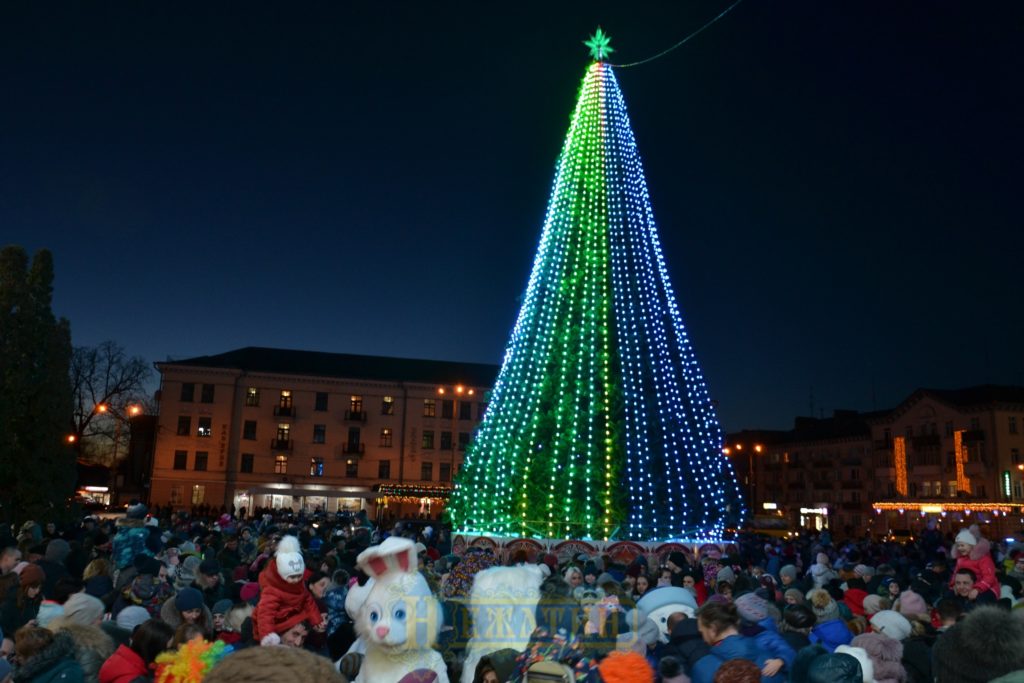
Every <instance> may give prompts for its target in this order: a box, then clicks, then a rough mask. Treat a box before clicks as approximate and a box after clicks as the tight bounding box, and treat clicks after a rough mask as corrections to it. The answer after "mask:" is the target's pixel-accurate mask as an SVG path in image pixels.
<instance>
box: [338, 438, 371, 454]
mask: <svg viewBox="0 0 1024 683" xmlns="http://www.w3.org/2000/svg"><path fill="white" fill-rule="evenodd" d="M364 453H366V444H365V443H359V442H356V443H350V442H348V441H346V442H345V443H343V444H341V445H340V446H338V455H342V456H348V455H363V454H364Z"/></svg>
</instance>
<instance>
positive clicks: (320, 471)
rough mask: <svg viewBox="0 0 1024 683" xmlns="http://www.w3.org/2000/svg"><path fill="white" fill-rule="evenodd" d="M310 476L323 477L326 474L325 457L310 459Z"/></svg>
mask: <svg viewBox="0 0 1024 683" xmlns="http://www.w3.org/2000/svg"><path fill="white" fill-rule="evenodd" d="M309 476H311V477H322V476H324V459H323V458H311V459H310V461H309Z"/></svg>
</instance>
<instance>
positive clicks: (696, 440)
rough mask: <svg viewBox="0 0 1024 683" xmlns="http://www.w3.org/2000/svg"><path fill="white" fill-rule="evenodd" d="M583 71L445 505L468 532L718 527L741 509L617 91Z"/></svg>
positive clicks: (688, 533) (705, 532)
mask: <svg viewBox="0 0 1024 683" xmlns="http://www.w3.org/2000/svg"><path fill="white" fill-rule="evenodd" d="M592 42H593V43H594V45H591V47H592V49H593V50H594V51H595V52H594V54H595V58H597V60H598V61H596V62H595V63H593V64H592V65H591V66H590V68H589V69H588V70H587V73H586V75H585V77H584V79H583V84H582V88H581V90H580V96H579V99H578V100H577V103H576V108H575V111H574V113H573V117H572V122H571V124H570V126H569V131H568V133H567V135H566V139H565V143H564V146H563V149H562V153H561V155H560V157H559V161H558V168H557V171H556V174H555V180H554V183H553V187H552V192H551V196H550V199H549V201H548V209H547V214H546V217H545V220H544V226H543V230H542V233H541V238H540V243H539V246H538V249H537V254H536V257H535V260H534V264H533V269H532V271H531V274H530V279H529V282H528V285H527V290H526V295H525V297H524V300H523V305H522V308H521V309H520V311H519V316H518V318H517V320H516V324H515V327H514V328H513V331H512V334H511V336H510V339H509V343H508V346H507V348H506V351H505V357H504V361H503V363H502V368H501V372H500V373H499V375H498V379H497V381H496V383H495V387H494V389H493V391H492V396H491V401H490V403H489V405H488V409H487V412H486V414H485V415H484V419H483V421H482V423H481V425H480V428H479V430H478V432H477V435H476V437H475V438H474V441H473V443H472V445H471V446H470V448H469V450H468V451H467V454H466V458H465V462H464V465H463V468H462V470H461V472H460V474H459V477H458V479H457V482H456V487H455V490H454V492H453V494H452V499H451V504H450V506H449V514H450V516H451V518H452V521H453V523H454V526H455V528H456V530H457V531H459V532H462V533H470V534H474V533H475V534H493V535H500V536H509V535H519V536H535V537H545V538H578V539H604V540H607V539H609V538H610V537H612V535H613V534H615V535H616V536H617V537H619V538H632V539H638V540H650V539H654V538H682V537H691V538H692V537H702V538H708V537H712V538H714V537H720V536H721V534H722V532H723V531H724V529H725V528H726V526H727V524H728V522H729V517H728V516H729V515H730V514H732V515H733V516H734V517H735V518H736V520H737V521H738V518H739V516H740V515H741V514H742V511H741V510H739V509H737V508H736V507H735V506H736V505H738V504H739V500H740V496H739V490H738V484H737V482H736V480H735V477H734V476H733V473H732V469H731V464H730V463H729V462H728V460H727V459H726V458H725V457H724V456H723V455H722V452H721V446H722V432H721V428H720V427H719V424H718V420H717V418H716V416H715V413H714V408H713V407H712V404H711V400H710V396H709V394H708V390H707V386H706V384H705V381H704V377H703V374H702V372H701V370H700V368H699V366H698V364H697V360H696V357H695V355H694V352H693V349H692V346H691V344H690V340H689V337H688V335H687V333H686V329H685V327H684V325H683V321H682V316H681V314H680V312H679V307H678V304H677V303H676V300H675V295H674V294H673V291H672V287H671V283H670V282H669V277H668V271H667V268H666V266H665V259H664V256H663V254H662V251H661V246H660V243H659V240H658V237H657V229H656V225H655V222H654V214H653V210H652V208H651V203H650V198H649V195H648V191H647V184H646V180H645V178H644V172H643V167H642V164H641V161H640V156H639V153H638V151H637V146H636V140H635V138H634V137H633V132H632V130H631V127H630V124H629V117H628V115H627V113H626V106H625V101H624V99H623V97H622V92H621V91H620V89H619V86H618V82H617V81H616V79H615V76H614V74H613V71H612V69H611V68H610V67H609V65H607V64H605V63H603V62H602V61H601V59H602V57H603V56H604V55H606V54H607V53H608V52H610V51H611V49H610V48H609V47H608V45H607V37H606V36H603V34H598V35H597V36H596V37H595V38H594V39H593V40H592Z"/></svg>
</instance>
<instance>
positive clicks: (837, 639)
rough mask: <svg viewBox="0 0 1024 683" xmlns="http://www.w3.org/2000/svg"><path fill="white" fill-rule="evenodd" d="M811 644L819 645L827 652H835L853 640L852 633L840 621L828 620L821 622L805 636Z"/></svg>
mask: <svg viewBox="0 0 1024 683" xmlns="http://www.w3.org/2000/svg"><path fill="white" fill-rule="evenodd" d="M807 639H808V640H810V641H811V643H812V644H813V643H821V645H822V646H824V648H825V649H826V650H828V651H829V652H835V650H836V648H837V647H839V646H840V645H849V644H850V641H851V640H853V633H851V632H850V629H849V628H847V626H846V623H845V622H843V620H842V619H829V620H828V621H823V622H821V623H820V624H818V625H817V626H815V627H814V628H812V629H811V632H810V633H809V634H808V635H807Z"/></svg>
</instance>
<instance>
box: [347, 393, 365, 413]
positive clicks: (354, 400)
mask: <svg viewBox="0 0 1024 683" xmlns="http://www.w3.org/2000/svg"><path fill="white" fill-rule="evenodd" d="M348 409H349V410H351V411H352V412H353V413H361V412H363V397H362V396H352V397H351V398H349V400H348Z"/></svg>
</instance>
